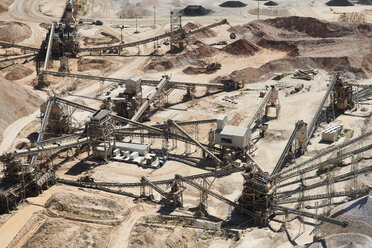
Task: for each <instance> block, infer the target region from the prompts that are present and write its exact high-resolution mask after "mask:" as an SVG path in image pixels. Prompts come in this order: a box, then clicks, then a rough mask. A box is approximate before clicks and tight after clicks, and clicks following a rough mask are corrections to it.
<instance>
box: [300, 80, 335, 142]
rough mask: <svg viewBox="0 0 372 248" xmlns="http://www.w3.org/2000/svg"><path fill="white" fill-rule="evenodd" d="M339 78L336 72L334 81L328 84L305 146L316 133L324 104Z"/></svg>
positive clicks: (310, 126)
mask: <svg viewBox="0 0 372 248" xmlns="http://www.w3.org/2000/svg"><path fill="white" fill-rule="evenodd" d="M338 78H339V75H338V74H337V73H336V74H335V75H334V76H333V79H332V82H331V83H330V84H329V86H328V89H327V91H326V93H325V95H324V97H323V100H322V102H321V103H320V105H319V108H318V110H317V111H316V113H315V115H314V118H313V120H312V121H311V124H310V125H309V129H308V132H307V135H306V136H307V138H306V141H305V146H307V144H308V143H309V141H310V139H311V136H313V134H314V131H315V128H316V126H317V123H318V121H319V117H320V113H321V111H322V109H323V107H324V104H325V103H326V101H327V99H328V97H329V95H330V94H331V92H332V90H333V88H334V86H335V84H336V82H337V80H338Z"/></svg>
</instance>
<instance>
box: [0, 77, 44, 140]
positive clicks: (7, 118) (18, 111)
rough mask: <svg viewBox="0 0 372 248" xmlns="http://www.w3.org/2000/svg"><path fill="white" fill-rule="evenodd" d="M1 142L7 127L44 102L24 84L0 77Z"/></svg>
mask: <svg viewBox="0 0 372 248" xmlns="http://www.w3.org/2000/svg"><path fill="white" fill-rule="evenodd" d="M0 99H1V101H0V116H1V118H0V135H1V136H0V142H1V140H2V134H3V132H4V130H5V128H6V127H7V126H8V125H9V124H11V123H12V122H14V121H16V120H18V119H19V118H21V117H23V116H26V115H29V114H31V113H33V112H34V111H35V110H36V109H37V108H38V106H39V104H40V103H41V102H42V101H41V99H40V98H39V97H38V96H36V95H35V94H34V93H33V92H31V91H29V90H27V89H26V88H24V87H23V86H22V85H20V84H17V83H13V82H10V81H8V80H6V79H4V78H0Z"/></svg>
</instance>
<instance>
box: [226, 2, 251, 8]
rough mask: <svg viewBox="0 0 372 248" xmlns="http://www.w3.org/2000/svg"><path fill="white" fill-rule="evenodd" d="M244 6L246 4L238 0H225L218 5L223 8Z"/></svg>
mask: <svg viewBox="0 0 372 248" xmlns="http://www.w3.org/2000/svg"><path fill="white" fill-rule="evenodd" d="M245 6H247V4H245V3H242V2H240V1H227V2H224V3H222V4H220V7H224V8H241V7H245Z"/></svg>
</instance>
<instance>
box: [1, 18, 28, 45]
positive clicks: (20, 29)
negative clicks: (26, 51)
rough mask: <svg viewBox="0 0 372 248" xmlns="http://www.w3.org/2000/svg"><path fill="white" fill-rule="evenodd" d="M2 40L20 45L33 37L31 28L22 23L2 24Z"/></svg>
mask: <svg viewBox="0 0 372 248" xmlns="http://www.w3.org/2000/svg"><path fill="white" fill-rule="evenodd" d="M0 25H1V26H0V40H2V41H7V42H14V43H18V42H21V41H24V40H26V39H28V38H30V37H31V34H32V31H31V29H30V27H29V26H27V25H25V24H23V23H20V22H1V23H0Z"/></svg>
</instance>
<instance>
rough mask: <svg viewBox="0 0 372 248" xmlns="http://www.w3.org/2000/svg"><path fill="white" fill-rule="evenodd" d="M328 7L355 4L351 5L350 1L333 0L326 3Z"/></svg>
mask: <svg viewBox="0 0 372 248" xmlns="http://www.w3.org/2000/svg"><path fill="white" fill-rule="evenodd" d="M326 5H327V6H354V4H353V3H350V2H349V1H348V0H331V1H328V2H326Z"/></svg>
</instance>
